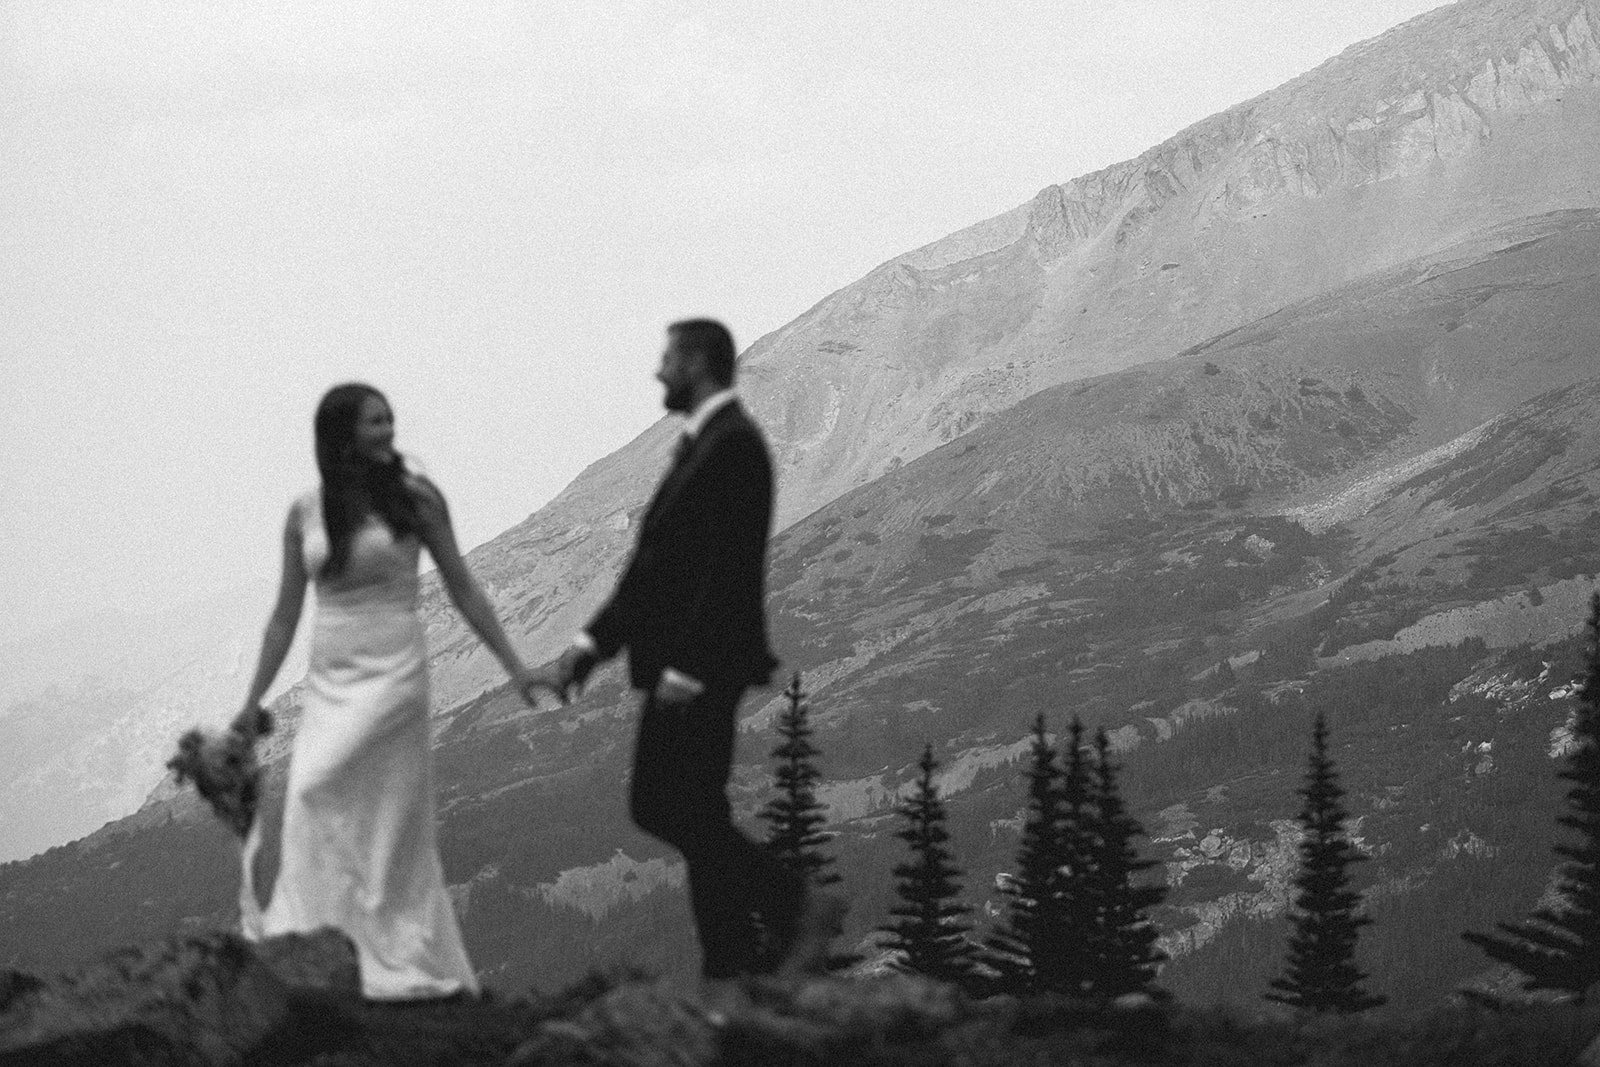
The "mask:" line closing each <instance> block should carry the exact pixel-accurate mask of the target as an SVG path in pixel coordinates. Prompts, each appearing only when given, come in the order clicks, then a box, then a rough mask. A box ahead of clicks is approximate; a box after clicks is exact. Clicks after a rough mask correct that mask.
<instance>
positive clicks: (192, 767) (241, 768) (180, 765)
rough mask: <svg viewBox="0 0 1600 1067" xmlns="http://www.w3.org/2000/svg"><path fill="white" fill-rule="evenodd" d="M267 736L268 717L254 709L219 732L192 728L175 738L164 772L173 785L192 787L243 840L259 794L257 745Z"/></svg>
mask: <svg viewBox="0 0 1600 1067" xmlns="http://www.w3.org/2000/svg"><path fill="white" fill-rule="evenodd" d="M271 732H272V715H271V713H270V712H268V711H267V709H266V708H263V707H261V706H259V705H257V707H256V709H255V714H254V715H253V716H250V717H249V721H247V722H235V723H234V724H233V725H232V726H230V727H229V728H228V729H226V730H223V731H221V732H218V731H215V730H201V729H200V728H198V727H196V728H195V729H193V730H190V731H189V732H188V733H186V734H184V735H183V736H182V737H180V738H178V752H177V754H176V755H174V756H173V757H172V758H171V759H169V760H168V761H167V768H168V769H169V770H171V771H172V772H173V774H174V776H175V777H176V778H177V781H178V784H179V785H182V784H183V783H184V782H193V783H194V786H195V788H196V789H197V790H199V791H200V796H201V797H202V798H203V799H204V800H205V801H206V803H208V804H210V805H211V810H212V811H213V812H215V813H216V816H217V818H219V819H221V820H222V821H223V822H225V823H227V824H228V826H229V827H230V828H232V830H233V832H234V833H236V834H238V835H239V836H240V837H244V836H245V835H246V834H248V833H249V832H250V825H251V823H253V822H255V817H256V801H257V799H258V797H259V795H260V792H261V766H260V764H259V763H257V761H256V748H255V745H256V741H257V740H258V739H260V738H262V737H265V736H266V735H267V734H269V733H271Z"/></svg>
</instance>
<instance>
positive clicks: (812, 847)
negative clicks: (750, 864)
mask: <svg viewBox="0 0 1600 1067" xmlns="http://www.w3.org/2000/svg"><path fill="white" fill-rule="evenodd" d="M783 695H784V697H785V699H787V700H788V702H789V706H788V708H786V709H785V710H784V712H783V714H782V715H780V716H779V718H778V736H779V737H781V738H782V739H783V740H782V742H781V743H780V744H779V745H778V747H777V748H775V749H773V750H772V757H773V759H775V760H777V761H778V766H777V769H776V771H774V773H773V779H774V784H775V785H776V786H777V788H778V795H777V796H776V797H774V798H773V799H772V800H770V801H768V802H767V803H766V805H765V806H763V807H762V809H761V811H760V812H759V813H758V817H759V818H761V819H762V820H764V821H765V822H766V823H767V824H768V832H767V847H768V848H770V849H771V850H772V851H773V853H774V854H776V855H777V856H778V858H779V859H781V860H783V862H784V863H786V864H788V865H789V867H790V868H791V869H793V870H794V871H796V872H798V873H799V874H800V875H801V876H802V877H804V878H805V879H806V880H807V881H809V882H811V883H812V884H813V885H832V884H833V883H835V882H838V881H839V880H840V878H839V875H838V873H837V872H835V871H830V870H828V867H830V866H831V865H832V864H833V857H832V856H830V855H828V854H827V853H825V852H824V851H823V850H822V846H824V845H825V844H827V843H828V841H829V840H831V839H832V837H833V835H832V834H830V833H827V832H825V831H824V830H823V829H822V824H823V823H824V822H825V821H826V818H827V817H826V815H825V814H824V812H825V811H826V805H824V804H823V803H822V802H821V801H819V800H818V799H817V793H816V786H817V782H818V781H819V780H820V779H821V777H822V774H821V772H820V771H818V770H817V768H816V764H815V763H814V762H813V761H814V760H815V759H816V757H817V755H818V750H817V748H816V746H814V745H813V744H812V743H811V733H812V730H811V725H810V723H809V722H808V721H807V720H808V717H809V713H810V705H809V704H808V703H807V702H806V696H807V694H806V692H805V691H804V690H803V689H801V688H800V675H799V673H798V672H797V673H796V674H795V675H794V676H793V677H792V678H791V679H790V681H789V685H788V687H787V688H786V689H784V691H783Z"/></svg>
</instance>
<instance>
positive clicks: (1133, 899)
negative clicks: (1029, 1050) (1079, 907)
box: [1073, 720, 1167, 1000]
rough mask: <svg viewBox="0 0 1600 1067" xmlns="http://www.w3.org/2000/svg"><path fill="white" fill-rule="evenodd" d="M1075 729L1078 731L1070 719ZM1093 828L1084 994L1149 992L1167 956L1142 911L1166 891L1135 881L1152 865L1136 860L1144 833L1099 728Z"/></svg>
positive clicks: (1108, 997) (1110, 996)
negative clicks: (1090, 915) (1088, 968)
mask: <svg viewBox="0 0 1600 1067" xmlns="http://www.w3.org/2000/svg"><path fill="white" fill-rule="evenodd" d="M1073 727H1074V733H1075V734H1076V733H1077V732H1078V731H1079V729H1080V728H1079V726H1078V723H1077V721H1076V720H1074V721H1073ZM1089 802H1090V818H1089V819H1088V820H1087V822H1088V828H1090V829H1091V830H1092V838H1093V843H1092V845H1091V852H1090V862H1089V864H1088V868H1087V871H1086V881H1087V883H1088V885H1087V887H1086V888H1087V889H1088V893H1087V896H1088V897H1089V899H1090V901H1091V903H1092V906H1093V915H1094V918H1093V921H1092V923H1091V924H1090V929H1091V933H1090V938H1089V946H1088V952H1087V953H1085V955H1086V956H1087V957H1088V958H1089V959H1090V960H1092V961H1093V970H1092V973H1091V974H1090V975H1089V976H1088V979H1087V981H1086V982H1085V983H1084V988H1083V992H1084V993H1085V994H1087V995H1089V996H1092V997H1095V998H1098V999H1103V1000H1114V999H1116V998H1117V997H1120V996H1123V995H1125V994H1128V993H1149V992H1151V989H1150V984H1151V983H1152V982H1153V981H1155V977H1156V971H1157V969H1158V967H1159V965H1160V963H1161V961H1162V960H1164V959H1166V954H1165V953H1164V952H1162V951H1161V950H1160V949H1158V948H1156V938H1157V936H1158V935H1159V931H1158V930H1157V929H1156V927H1155V924H1154V923H1152V922H1151V921H1150V918H1149V916H1148V915H1147V914H1146V912H1147V911H1148V910H1149V909H1151V908H1153V907H1155V906H1156V905H1158V904H1160V903H1161V901H1162V900H1163V899H1165V897H1166V895H1167V888H1166V886H1164V885H1155V884H1142V885H1141V884H1137V883H1136V878H1137V876H1138V875H1139V874H1140V873H1141V872H1143V871H1147V870H1149V869H1150V868H1151V867H1154V866H1155V862H1154V861H1153V860H1145V859H1140V858H1139V853H1138V850H1137V849H1136V848H1135V847H1134V843H1133V842H1134V839H1135V838H1137V837H1140V836H1142V835H1143V834H1144V827H1143V826H1141V825H1140V824H1139V820H1138V819H1136V818H1134V817H1133V816H1132V815H1131V814H1129V813H1128V810H1127V808H1126V807H1125V806H1124V805H1123V803H1122V797H1121V795H1120V793H1119V792H1118V789H1117V767H1116V764H1115V763H1114V762H1113V761H1112V758H1111V742H1110V739H1109V738H1107V737H1106V732H1105V731H1104V730H1098V731H1096V732H1095V764H1094V775H1093V779H1092V784H1091V787H1090V797H1089Z"/></svg>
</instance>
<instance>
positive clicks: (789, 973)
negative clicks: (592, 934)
mask: <svg viewBox="0 0 1600 1067" xmlns="http://www.w3.org/2000/svg"><path fill="white" fill-rule="evenodd" d="M733 374H734V347H733V337H732V336H731V335H730V334H729V333H728V330H727V328H726V327H725V326H723V325H722V324H721V323H719V322H715V321H713V320H710V319H688V320H685V321H683V322H676V323H673V324H672V325H671V326H669V327H668V328H667V345H666V349H665V350H664V351H663V352H662V353H661V367H660V369H659V370H657V371H656V379H657V380H658V381H660V382H661V384H662V386H663V387H664V388H665V390H666V395H665V397H664V398H663V400H662V402H663V404H665V406H666V408H667V410H668V411H672V412H676V413H678V414H682V415H684V416H687V418H686V421H685V425H684V430H683V435H682V437H681V438H680V439H679V441H678V445H677V448H676V450H675V452H674V456H673V460H672V465H671V466H670V467H669V468H668V470H667V473H666V475H665V476H664V477H663V478H662V480H661V484H660V485H659V486H658V487H657V488H656V492H655V495H654V496H653V497H652V498H651V500H650V506H649V507H648V508H647V509H646V510H645V513H644V517H643V519H642V520H640V522H639V533H638V541H637V543H636V545H635V547H634V552H633V556H632V558H631V559H630V560H629V562H628V566H627V569H626V570H625V571H624V572H623V574H622V577H621V578H620V579H618V581H617V585H616V589H615V590H614V591H613V592H612V594H611V599H610V600H609V601H608V602H607V603H606V605H605V606H604V607H602V608H601V609H600V611H599V613H598V614H596V615H595V616H594V618H593V619H592V620H591V621H590V622H589V625H588V626H587V627H585V629H584V630H583V632H582V633H580V634H579V635H578V636H577V638H576V639H575V640H574V641H573V643H572V645H571V647H569V648H568V649H567V650H566V651H565V652H564V653H563V654H562V656H561V659H560V660H559V662H558V663H557V666H556V679H555V680H556V683H557V685H558V687H559V689H560V691H561V693H562V695H563V697H566V696H567V695H568V693H569V692H570V690H571V688H572V687H573V686H574V685H578V686H581V685H582V684H583V682H584V680H585V679H587V678H588V676H589V674H590V672H591V671H593V670H594V668H595V665H596V664H598V663H599V662H601V661H602V660H606V659H609V658H610V657H612V656H614V655H616V654H617V653H618V652H620V651H621V650H623V649H627V650H628V675H629V679H630V680H631V681H632V683H633V685H634V687H635V688H637V689H640V690H642V691H643V693H644V707H643V711H642V713H641V716H640V720H639V733H638V737H637V739H636V741H635V746H634V757H633V783H632V788H631V792H630V794H629V808H630V813H631V814H632V816H633V820H634V822H635V823H637V824H638V826H639V828H640V829H642V830H644V831H645V832H646V833H649V834H652V835H654V836H655V837H658V838H660V839H661V840H663V841H665V842H667V843H668V844H670V845H672V846H673V847H675V848H677V849H678V850H679V851H680V852H682V853H683V858H684V862H685V864H686V866H687V867H688V872H689V900H690V906H691V908H692V909H693V912H694V919H695V925H696V926H697V927H698V929H699V934H700V947H701V951H702V954H703V962H702V968H701V969H702V973H703V974H704V976H705V977H706V978H707V979H711V980H720V979H727V978H732V977H734V976H736V975H740V974H748V973H752V972H754V971H756V970H758V969H759V968H760V963H759V961H758V959H757V956H758V944H757V935H756V927H755V926H754V924H753V923H752V914H757V915H759V916H760V917H761V918H762V920H763V921H764V922H765V923H766V925H767V926H768V927H769V928H770V929H771V930H772V931H773V932H774V936H775V938H776V948H777V952H778V962H777V964H776V968H775V973H776V974H778V975H779V976H781V977H798V976H800V975H803V974H807V973H813V972H815V971H818V970H820V969H821V968H822V966H823V963H824V960H825V958H826V955H827V948H828V941H829V939H830V938H832V937H833V936H834V934H836V933H837V932H838V928H839V923H840V921H841V920H842V919H843V917H844V913H845V911H846V909H847V905H846V904H845V902H844V899H843V898H842V897H839V896H838V895H836V894H834V893H830V892H825V891H821V890H817V889H814V888H811V887H808V886H807V884H806V882H805V880H804V879H803V878H802V877H801V876H800V875H798V874H796V873H795V872H793V871H790V870H789V869H788V868H787V867H785V866H784V865H783V864H782V863H781V862H779V861H778V860H776V859H775V858H774V857H773V856H772V855H771V854H770V853H769V852H768V851H767V850H766V849H765V848H763V847H761V846H760V845H758V844H756V843H755V842H754V841H752V840H751V839H750V838H748V837H747V836H745V835H744V834H743V833H742V832H740V830H739V829H738V828H737V827H736V826H734V824H733V818H732V813H731V811H730V809H729V805H728V797H727V783H728V773H729V771H730V770H731V768H732V763H733V750H734V735H735V731H736V724H737V720H736V716H737V712H738V708H739V699H740V697H741V696H742V695H743V694H744V691H745V689H746V688H747V687H749V686H752V685H762V684H765V683H766V682H767V680H768V678H769V677H770V676H771V674H772V670H773V668H774V667H775V666H776V665H777V661H776V660H775V659H774V658H773V655H772V652H771V650H770V649H769V648H768V646H767V622H766V607H765V604H764V593H763V590H764V587H765V571H766V551H767V535H768V533H769V531H770V529H771V525H772V461H771V458H770V457H769V455H768V453H767V446H766V442H765V441H764V439H763V438H762V435H761V431H760V429H759V428H757V426H756V424H755V423H754V422H753V421H751V419H750V416H749V415H747V414H745V411H744V408H743V407H742V406H741V405H740V404H739V401H738V399H737V397H736V396H735V394H734V392H733Z"/></svg>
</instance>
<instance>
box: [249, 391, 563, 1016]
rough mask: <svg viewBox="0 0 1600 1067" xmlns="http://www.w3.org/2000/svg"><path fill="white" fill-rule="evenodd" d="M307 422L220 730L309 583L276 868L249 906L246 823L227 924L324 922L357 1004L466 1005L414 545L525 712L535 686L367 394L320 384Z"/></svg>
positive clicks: (256, 837)
mask: <svg viewBox="0 0 1600 1067" xmlns="http://www.w3.org/2000/svg"><path fill="white" fill-rule="evenodd" d="M315 427H316V455H317V467H318V469H319V471H320V472H321V475H322V484H321V486H320V487H319V488H315V489H312V490H310V491H308V492H306V493H305V494H304V495H302V496H300V497H299V498H298V499H296V500H295V501H294V502H293V503H292V504H291V505H290V507H289V515H288V519H287V521H286V522H285V523H284V528H283V575H282V578H281V580H280V583H279V586H278V599H277V604H276V606H275V607H274V608H273V611H272V617H271V619H270V620H269V622H268V623H267V628H266V632H265V634H264V635H263V637H262V642H261V654H260V658H259V661H258V663H257V666H256V671H255V676H254V678H253V680H252V681H251V683H250V689H249V692H248V693H247V694H246V695H245V701H244V708H243V710H241V711H240V712H239V715H238V716H237V717H236V718H235V720H234V724H233V729H236V730H239V731H241V732H246V733H248V732H250V731H252V730H253V729H254V727H255V722H256V718H257V716H258V714H259V712H258V708H259V706H260V702H261V699H262V697H263V696H264V695H265V694H266V691H267V687H268V686H269V685H271V683H272V679H273V678H274V677H275V676H276V675H277V673H278V670H279V668H280V667H281V666H282V665H283V660H284V657H285V655H287V653H288V650H289V645H290V642H291V641H292V640H293V639H294V634H295V629H296V627H297V626H298V624H299V621H300V610H301V604H302V603H303V601H304V599H305V588H306V584H307V583H308V582H310V583H311V584H312V585H313V586H314V587H315V589H316V604H317V606H316V615H315V622H314V625H313V629H312V637H311V655H310V668H309V670H308V673H307V675H306V680H305V695H304V710H303V712H302V716H301V720H300V730H299V734H298V736H297V737H296V738H295V742H294V751H293V754H292V756H291V758H290V762H289V782H288V789H287V792H286V794H285V798H284V814H283V837H282V850H281V851H282V860H281V863H280V865H279V870H278V876H277V880H276V883H275V884H274V885H273V887H272V894H271V899H270V903H269V904H268V905H267V907H266V908H265V910H263V909H262V908H261V906H260V904H259V903H258V901H257V899H256V893H255V887H254V875H253V869H252V868H253V862H252V861H253V859H254V856H255V853H256V851H257V849H258V848H259V846H260V833H261V830H260V825H261V821H262V820H260V819H256V820H255V824H254V826H253V827H252V828H251V830H250V834H249V837H248V838H247V839H246V842H245V848H244V877H243V884H242V887H241V890H240V912H241V920H242V926H243V929H244V933H245V936H246V937H249V938H251V939H253V940H259V939H261V938H264V937H273V936H276V935H279V934H285V933H291V932H309V931H311V930H315V929H317V928H318V927H321V926H333V927H336V928H337V929H339V930H341V931H342V932H343V933H345V934H347V935H348V936H349V937H350V938H351V940H352V941H354V942H355V946H356V952H357V955H358V958H359V961H360V966H361V989H362V993H363V994H364V995H365V996H366V997H368V998H369V999H374V1000H409V999H420V998H432V997H442V996H450V995H452V994H456V993H475V992H477V989H478V984H477V979H476V978H475V976H474V975H473V971H472V966H471V964H470V963H469V962H468V960H467V954H466V949H465V948H464V946H463V945H462V941H461V928H460V925H459V923H458V922H457V920H456V916H455V912H454V911H453V910H452V908H451V903H450V897H449V894H448V893H447V892H446V890H445V883H444V872H443V868H442V866H441V864H440V861H439V852H438V847H437V844H436V841H435V836H434V833H435V831H434V796H433V793H434V789H433V763H432V758H431V755H430V752H429V743H430V733H429V720H428V674H427V667H426V663H425V649H424V645H423V628H422V622H421V620H420V619H419V618H418V616H417V611H416V601H417V561H418V554H419V551H420V549H421V547H422V546H426V547H427V549H428V552H429V554H430V555H431V556H432V557H433V561H434V563H435V564H436V565H437V566H438V569H439V576H440V578H441V579H442V580H443V582H444V586H445V589H446V590H448V591H449V594H450V599H451V600H452V601H453V602H454V603H455V605H456V607H457V609H459V610H460V612H461V614H462V615H463V616H464V617H465V618H466V620H467V622H468V623H469V624H470V625H471V626H472V628H473V630H475V631H476V632H477V634H478V636H479V637H481V638H482V639H483V641H484V643H485V644H487V645H488V646H489V648H490V650H491V651H493V652H494V654H495V656H496V657H497V658H498V659H499V661H500V663H501V665H502V666H503V667H504V668H505V670H506V673H507V674H509V675H510V676H511V678H512V680H513V682H514V683H515V684H516V686H517V688H518V690H519V691H520V693H521V695H522V698H523V699H524V700H525V701H527V702H528V704H529V705H530V706H535V690H536V689H537V688H538V687H540V686H542V685H544V684H545V683H544V682H543V681H542V679H541V676H539V675H537V674H536V673H534V672H531V671H529V670H528V669H527V668H526V667H524V666H523V664H522V661H521V659H520V658H519V657H518V655H517V653H516V650H515V649H513V648H512V647H511V643H510V642H509V641H508V640H507V639H506V635H505V632H504V631H503V630H502V629H501V627H500V623H499V621H498V620H497V619H496V618H495V615H494V612H493V609H492V608H491V607H490V604H489V601H488V599H487V598H486V597H485V596H484V594H483V591H482V590H481V589H480V588H479V587H478V584H477V582H476V581H474V580H473V577H472V574H471V573H470V572H469V571H468V570H467V567H466V564H465V562H464V561H463V560H462V558H461V552H460V550H459V548H458V547H457V545H456V539H455V533H454V531H453V530H452V528H451V525H450V514H449V511H448V509H447V508H446V506H445V501H444V497H443V495H442V494H441V493H440V492H439V490H438V488H437V487H435V486H434V485H433V483H432V482H430V481H428V479H426V478H423V477H422V476H420V475H418V474H416V473H413V472H411V471H409V470H407V469H406V465H405V462H404V460H403V459H401V457H400V456H399V455H398V454H397V453H396V452H395V450H394V416H393V414H392V412H391V411H390V408H389V403H388V401H387V400H385V399H384V397H383V394H382V393H380V392H378V390H376V389H374V388H372V387H371V386H368V385H362V384H348V385H340V386H336V387H334V388H333V389H331V390H329V391H328V393H327V395H325V396H324V397H323V398H322V402H321V404H320V405H319V406H318V407H317V414H316V423H315Z"/></svg>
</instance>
